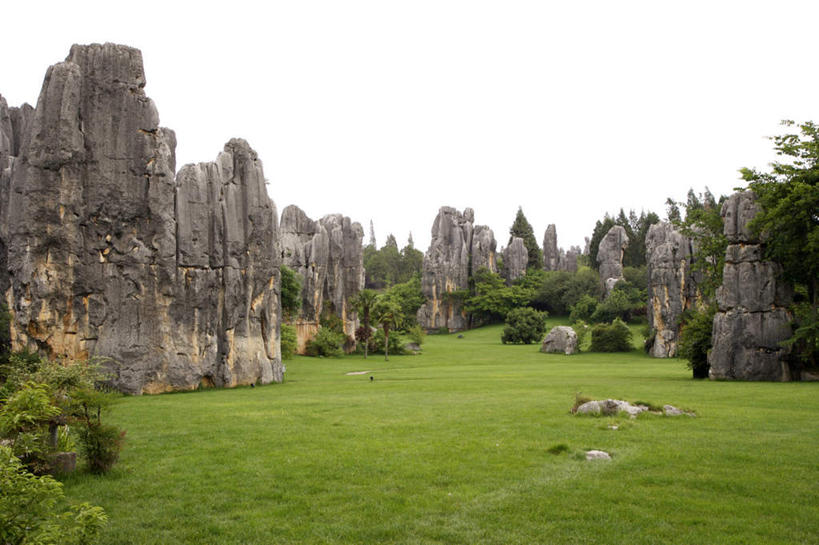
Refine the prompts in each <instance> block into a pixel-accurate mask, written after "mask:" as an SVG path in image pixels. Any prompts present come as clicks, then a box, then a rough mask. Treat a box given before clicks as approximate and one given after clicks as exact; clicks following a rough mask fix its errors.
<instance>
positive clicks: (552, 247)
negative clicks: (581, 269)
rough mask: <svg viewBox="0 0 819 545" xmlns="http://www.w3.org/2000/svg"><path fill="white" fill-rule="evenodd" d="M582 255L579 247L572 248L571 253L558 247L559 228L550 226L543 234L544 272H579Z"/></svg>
mask: <svg viewBox="0 0 819 545" xmlns="http://www.w3.org/2000/svg"><path fill="white" fill-rule="evenodd" d="M580 255H582V251H581V250H580V247H579V246H572V247H570V248H569V251H568V252H567V251H565V250H564V249H563V248H558V246H557V228H556V227H555V224H554V223H552V224H549V226H548V227H546V232H545V233H544V234H543V270H546V271H568V272H577V258H578V257H579V256H580Z"/></svg>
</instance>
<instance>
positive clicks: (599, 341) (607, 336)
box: [589, 318, 634, 352]
mask: <svg viewBox="0 0 819 545" xmlns="http://www.w3.org/2000/svg"><path fill="white" fill-rule="evenodd" d="M633 349H634V346H633V344H632V332H631V329H629V327H628V326H627V325H626V323H625V322H623V320H621V319H620V318H615V319H614V320H613V321H612V322H611V323H610V324H597V325H595V326H594V327H592V330H591V347H590V348H589V351H591V352H630V351H631V350H633Z"/></svg>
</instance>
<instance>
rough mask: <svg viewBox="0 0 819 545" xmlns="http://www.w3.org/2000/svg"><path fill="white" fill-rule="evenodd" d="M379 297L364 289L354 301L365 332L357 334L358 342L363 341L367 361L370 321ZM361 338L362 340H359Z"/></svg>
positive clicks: (370, 331) (370, 330)
mask: <svg viewBox="0 0 819 545" xmlns="http://www.w3.org/2000/svg"><path fill="white" fill-rule="evenodd" d="M377 297H378V295H377V294H376V293H375V292H374V291H373V290H368V289H363V290H361V291H360V292H359V293H358V295H356V297H355V299H353V306H354V307H355V310H356V312H357V313H358V319H359V320H360V321H361V326H362V328H363V331H362V332H361V333H360V334H359V333H358V332H356V340H357V341H361V342H362V343H363V346H364V359H367V352H368V348H369V344H370V336H371V335H372V329H371V328H370V319H371V317H372V312H373V307H374V306H375V301H376V299H377ZM359 337H360V338H359Z"/></svg>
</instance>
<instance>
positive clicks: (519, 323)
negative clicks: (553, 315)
mask: <svg viewBox="0 0 819 545" xmlns="http://www.w3.org/2000/svg"><path fill="white" fill-rule="evenodd" d="M547 315H548V313H547V312H540V311H537V310H535V309H533V308H531V307H522V308H516V309H513V310H511V311H509V314H507V315H506V327H504V328H503V334H502V335H501V342H502V343H503V344H532V343H533V342H540V341H541V339H543V334H544V333H546V316H547Z"/></svg>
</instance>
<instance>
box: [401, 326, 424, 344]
mask: <svg viewBox="0 0 819 545" xmlns="http://www.w3.org/2000/svg"><path fill="white" fill-rule="evenodd" d="M405 334H406V336H407V338H408V339H409V340H410V341H411V342H414V343H415V344H417V345H418V346H421V345H422V344H424V337H426V336H427V334H426V332H425V331H424V328H423V327H421V326H419V325H414V326H412V327H410V328H409V329H407V331H406V332H405Z"/></svg>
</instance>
